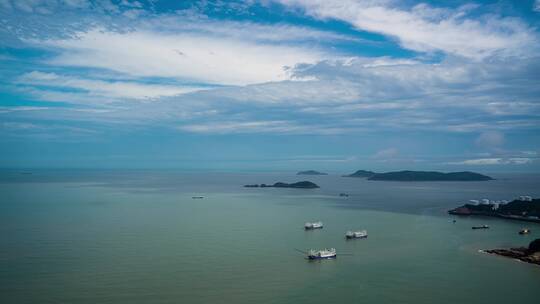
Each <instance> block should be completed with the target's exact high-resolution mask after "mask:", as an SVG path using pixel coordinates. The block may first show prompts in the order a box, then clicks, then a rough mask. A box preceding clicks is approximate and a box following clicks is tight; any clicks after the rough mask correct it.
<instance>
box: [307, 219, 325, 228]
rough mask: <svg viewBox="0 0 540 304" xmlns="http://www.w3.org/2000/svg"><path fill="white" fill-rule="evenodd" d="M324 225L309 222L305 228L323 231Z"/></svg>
mask: <svg viewBox="0 0 540 304" xmlns="http://www.w3.org/2000/svg"><path fill="white" fill-rule="evenodd" d="M322 227H323V223H322V222H320V221H319V222H312V223H311V222H307V223H305V224H304V228H305V229H306V230H312V229H322Z"/></svg>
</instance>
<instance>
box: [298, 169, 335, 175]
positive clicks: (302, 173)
mask: <svg viewBox="0 0 540 304" xmlns="http://www.w3.org/2000/svg"><path fill="white" fill-rule="evenodd" d="M296 175H328V173H324V172H319V171H315V170H307V171H300V172H298V173H296Z"/></svg>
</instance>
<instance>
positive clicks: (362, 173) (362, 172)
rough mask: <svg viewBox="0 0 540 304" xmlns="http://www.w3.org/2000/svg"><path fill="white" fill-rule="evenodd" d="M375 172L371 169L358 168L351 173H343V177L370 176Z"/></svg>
mask: <svg viewBox="0 0 540 304" xmlns="http://www.w3.org/2000/svg"><path fill="white" fill-rule="evenodd" d="M375 174H377V173H375V172H373V171H367V170H358V171H356V172H354V173H353V174H349V175H343V177H372V176H373V175H375Z"/></svg>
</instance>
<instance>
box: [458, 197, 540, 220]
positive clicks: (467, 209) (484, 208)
mask: <svg viewBox="0 0 540 304" xmlns="http://www.w3.org/2000/svg"><path fill="white" fill-rule="evenodd" d="M473 201H474V200H473ZM448 213H450V214H453V215H464V216H470V215H475V216H478V215H479V216H493V217H500V218H505V219H511V220H520V221H528V222H536V223H540V199H533V198H531V197H530V196H521V197H519V198H518V199H515V200H513V201H511V202H509V203H498V202H490V201H489V200H485V201H484V202H482V203H480V202H479V201H474V202H471V203H469V204H465V205H463V206H461V207H458V208H455V209H452V210H449V211H448Z"/></svg>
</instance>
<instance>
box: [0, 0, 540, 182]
mask: <svg viewBox="0 0 540 304" xmlns="http://www.w3.org/2000/svg"><path fill="white" fill-rule="evenodd" d="M539 26H540V1H527V0H523V1H455V0H452V1H450V0H448V1H425V2H422V1H420V2H419V1H408V0H406V1H393V0H368V1H349V0H340V1H333V0H326V1H318V0H275V1H274V0H263V1H192V2H189V1H149V0H147V1H143V0H140V1H128V0H122V1H112V0H103V1H87V0H17V1H15V0H0V71H1V73H0V167H74V168H78V167H85V168H86V167H90V168H92V167H96V168H104V167H115V168H181V169H194V170H196V169H212V170H229V171H235V170H280V171H281V170H299V169H320V170H326V171H332V172H349V171H354V170H356V169H371V170H396V169H422V170H423V169H433V170H444V171H453V170H476V171H482V172H496V171H523V172H538V170H539V169H540V160H539V158H540V154H539V153H540V132H539V130H540V124H539V123H540V52H539V51H540V40H539V37H540V36H539V30H538V27H539Z"/></svg>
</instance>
